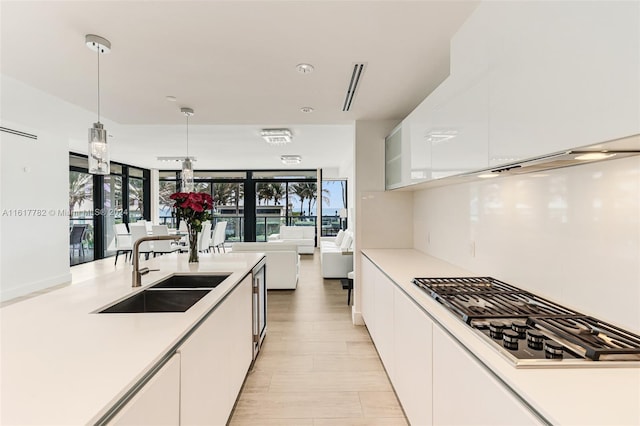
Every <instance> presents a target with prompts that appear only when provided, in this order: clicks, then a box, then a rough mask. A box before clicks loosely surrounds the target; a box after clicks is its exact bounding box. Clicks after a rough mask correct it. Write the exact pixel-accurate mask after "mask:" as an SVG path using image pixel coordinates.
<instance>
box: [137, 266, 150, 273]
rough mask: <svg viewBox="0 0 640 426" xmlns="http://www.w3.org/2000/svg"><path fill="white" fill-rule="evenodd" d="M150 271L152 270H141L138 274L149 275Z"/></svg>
mask: <svg viewBox="0 0 640 426" xmlns="http://www.w3.org/2000/svg"><path fill="white" fill-rule="evenodd" d="M149 271H150V269H149V268H140V269H139V270H138V274H140V275H146V274H148V273H149Z"/></svg>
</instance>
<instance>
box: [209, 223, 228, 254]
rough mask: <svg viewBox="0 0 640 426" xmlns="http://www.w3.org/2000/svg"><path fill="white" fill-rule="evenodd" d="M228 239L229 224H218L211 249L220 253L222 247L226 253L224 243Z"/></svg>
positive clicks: (214, 230) (214, 231)
mask: <svg viewBox="0 0 640 426" xmlns="http://www.w3.org/2000/svg"><path fill="white" fill-rule="evenodd" d="M226 237H227V222H226V221H224V220H223V221H220V222H218V223H216V227H215V228H214V229H213V238H212V240H211V244H210V245H211V247H213V248H214V249H217V250H218V253H220V247H222V250H223V251H224V252H225V253H226V249H225V248H224V241H225V239H226Z"/></svg>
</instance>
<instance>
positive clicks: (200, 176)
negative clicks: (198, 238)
mask: <svg viewBox="0 0 640 426" xmlns="http://www.w3.org/2000/svg"><path fill="white" fill-rule="evenodd" d="M317 179H318V177H317V171H316V170H295V171H291V170H279V171H272V170H268V171H265V170H259V171H251V170H247V171H198V170H196V171H195V178H194V180H195V188H194V189H195V191H198V192H207V193H209V194H211V196H212V198H213V204H214V206H213V209H212V215H213V225H214V226H215V224H216V223H217V222H219V221H226V222H227V228H226V241H266V240H268V238H269V235H272V234H277V233H278V231H279V229H280V226H281V225H285V224H286V225H297V226H314V227H315V226H316V224H317V211H318V206H317V203H318V200H317V198H318V187H317V186H318V185H317ZM343 182H344V181H343ZM329 186H330V187H331V185H329ZM338 186H339V185H338ZM179 188H180V173H179V172H178V171H175V170H173V171H160V185H159V191H160V194H159V197H160V222H161V223H166V224H169V225H171V226H173V227H177V226H178V223H177V221H176V218H175V217H173V216H172V212H171V206H172V205H173V201H172V200H170V199H169V196H170V195H171V194H172V193H173V192H175V191H176V190H179ZM345 188H346V187H345ZM329 190H335V191H338V190H337V189H332V188H325V187H324V185H323V190H322V191H321V192H322V194H323V195H322V199H323V200H325V205H328V206H330V207H331V206H334V205H335V206H336V207H335V209H341V208H342V206H343V205H345V203H339V202H337V201H331V203H329V204H327V202H328V200H330V198H329V194H328V193H327V191H329ZM344 194H346V189H345V193H344ZM338 197H339V198H341V197H342V195H339V196H338ZM345 201H346V200H345ZM330 211H331V212H332V213H331V214H332V215H333V214H334V213H333V211H332V210H330ZM334 216H335V215H334ZM334 216H332V218H330V219H328V223H329V224H330V226H329V228H327V230H326V232H325V231H323V235H335V233H337V230H338V229H339V227H340V224H339V223H338V224H335V227H336V229H335V233H332V232H333V228H332V227H333V226H334V224H333V222H332V220H333V217H334ZM338 218H339V216H338Z"/></svg>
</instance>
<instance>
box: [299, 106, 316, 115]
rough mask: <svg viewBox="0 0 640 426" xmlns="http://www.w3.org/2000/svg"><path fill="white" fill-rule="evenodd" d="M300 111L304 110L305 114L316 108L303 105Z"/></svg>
mask: <svg viewBox="0 0 640 426" xmlns="http://www.w3.org/2000/svg"><path fill="white" fill-rule="evenodd" d="M300 111H302V112H304V113H305V114H311V113H312V112H313V111H314V109H313V108H311V107H302V108H300Z"/></svg>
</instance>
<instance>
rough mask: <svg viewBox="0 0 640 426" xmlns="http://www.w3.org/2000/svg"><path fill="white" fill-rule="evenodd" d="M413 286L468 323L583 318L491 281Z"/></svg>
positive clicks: (420, 280) (418, 282)
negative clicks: (523, 319) (500, 319)
mask: <svg viewBox="0 0 640 426" xmlns="http://www.w3.org/2000/svg"><path fill="white" fill-rule="evenodd" d="M413 282H414V284H416V285H418V286H419V287H421V288H422V289H424V290H426V291H428V292H429V293H430V294H431V297H433V298H434V299H436V300H438V301H439V302H440V303H442V304H443V305H445V306H447V307H448V308H449V309H451V310H452V311H454V312H455V313H457V314H458V315H459V316H460V317H461V318H462V320H463V321H464V322H466V323H470V322H471V321H472V320H474V319H478V318H488V317H490V318H527V317H529V316H532V315H545V316H551V315H580V314H579V313H577V312H574V311H572V310H569V309H567V308H565V307H563V306H560V305H558V304H557V303H553V302H551V301H549V300H546V299H544V298H542V297H539V296H536V295H535V294H533V293H530V292H528V291H525V290H521V289H519V288H517V287H514V286H512V285H509V284H507V283H503V282H502V281H499V280H496V279H494V278H490V277H471V278H415V279H414V280H413Z"/></svg>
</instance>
